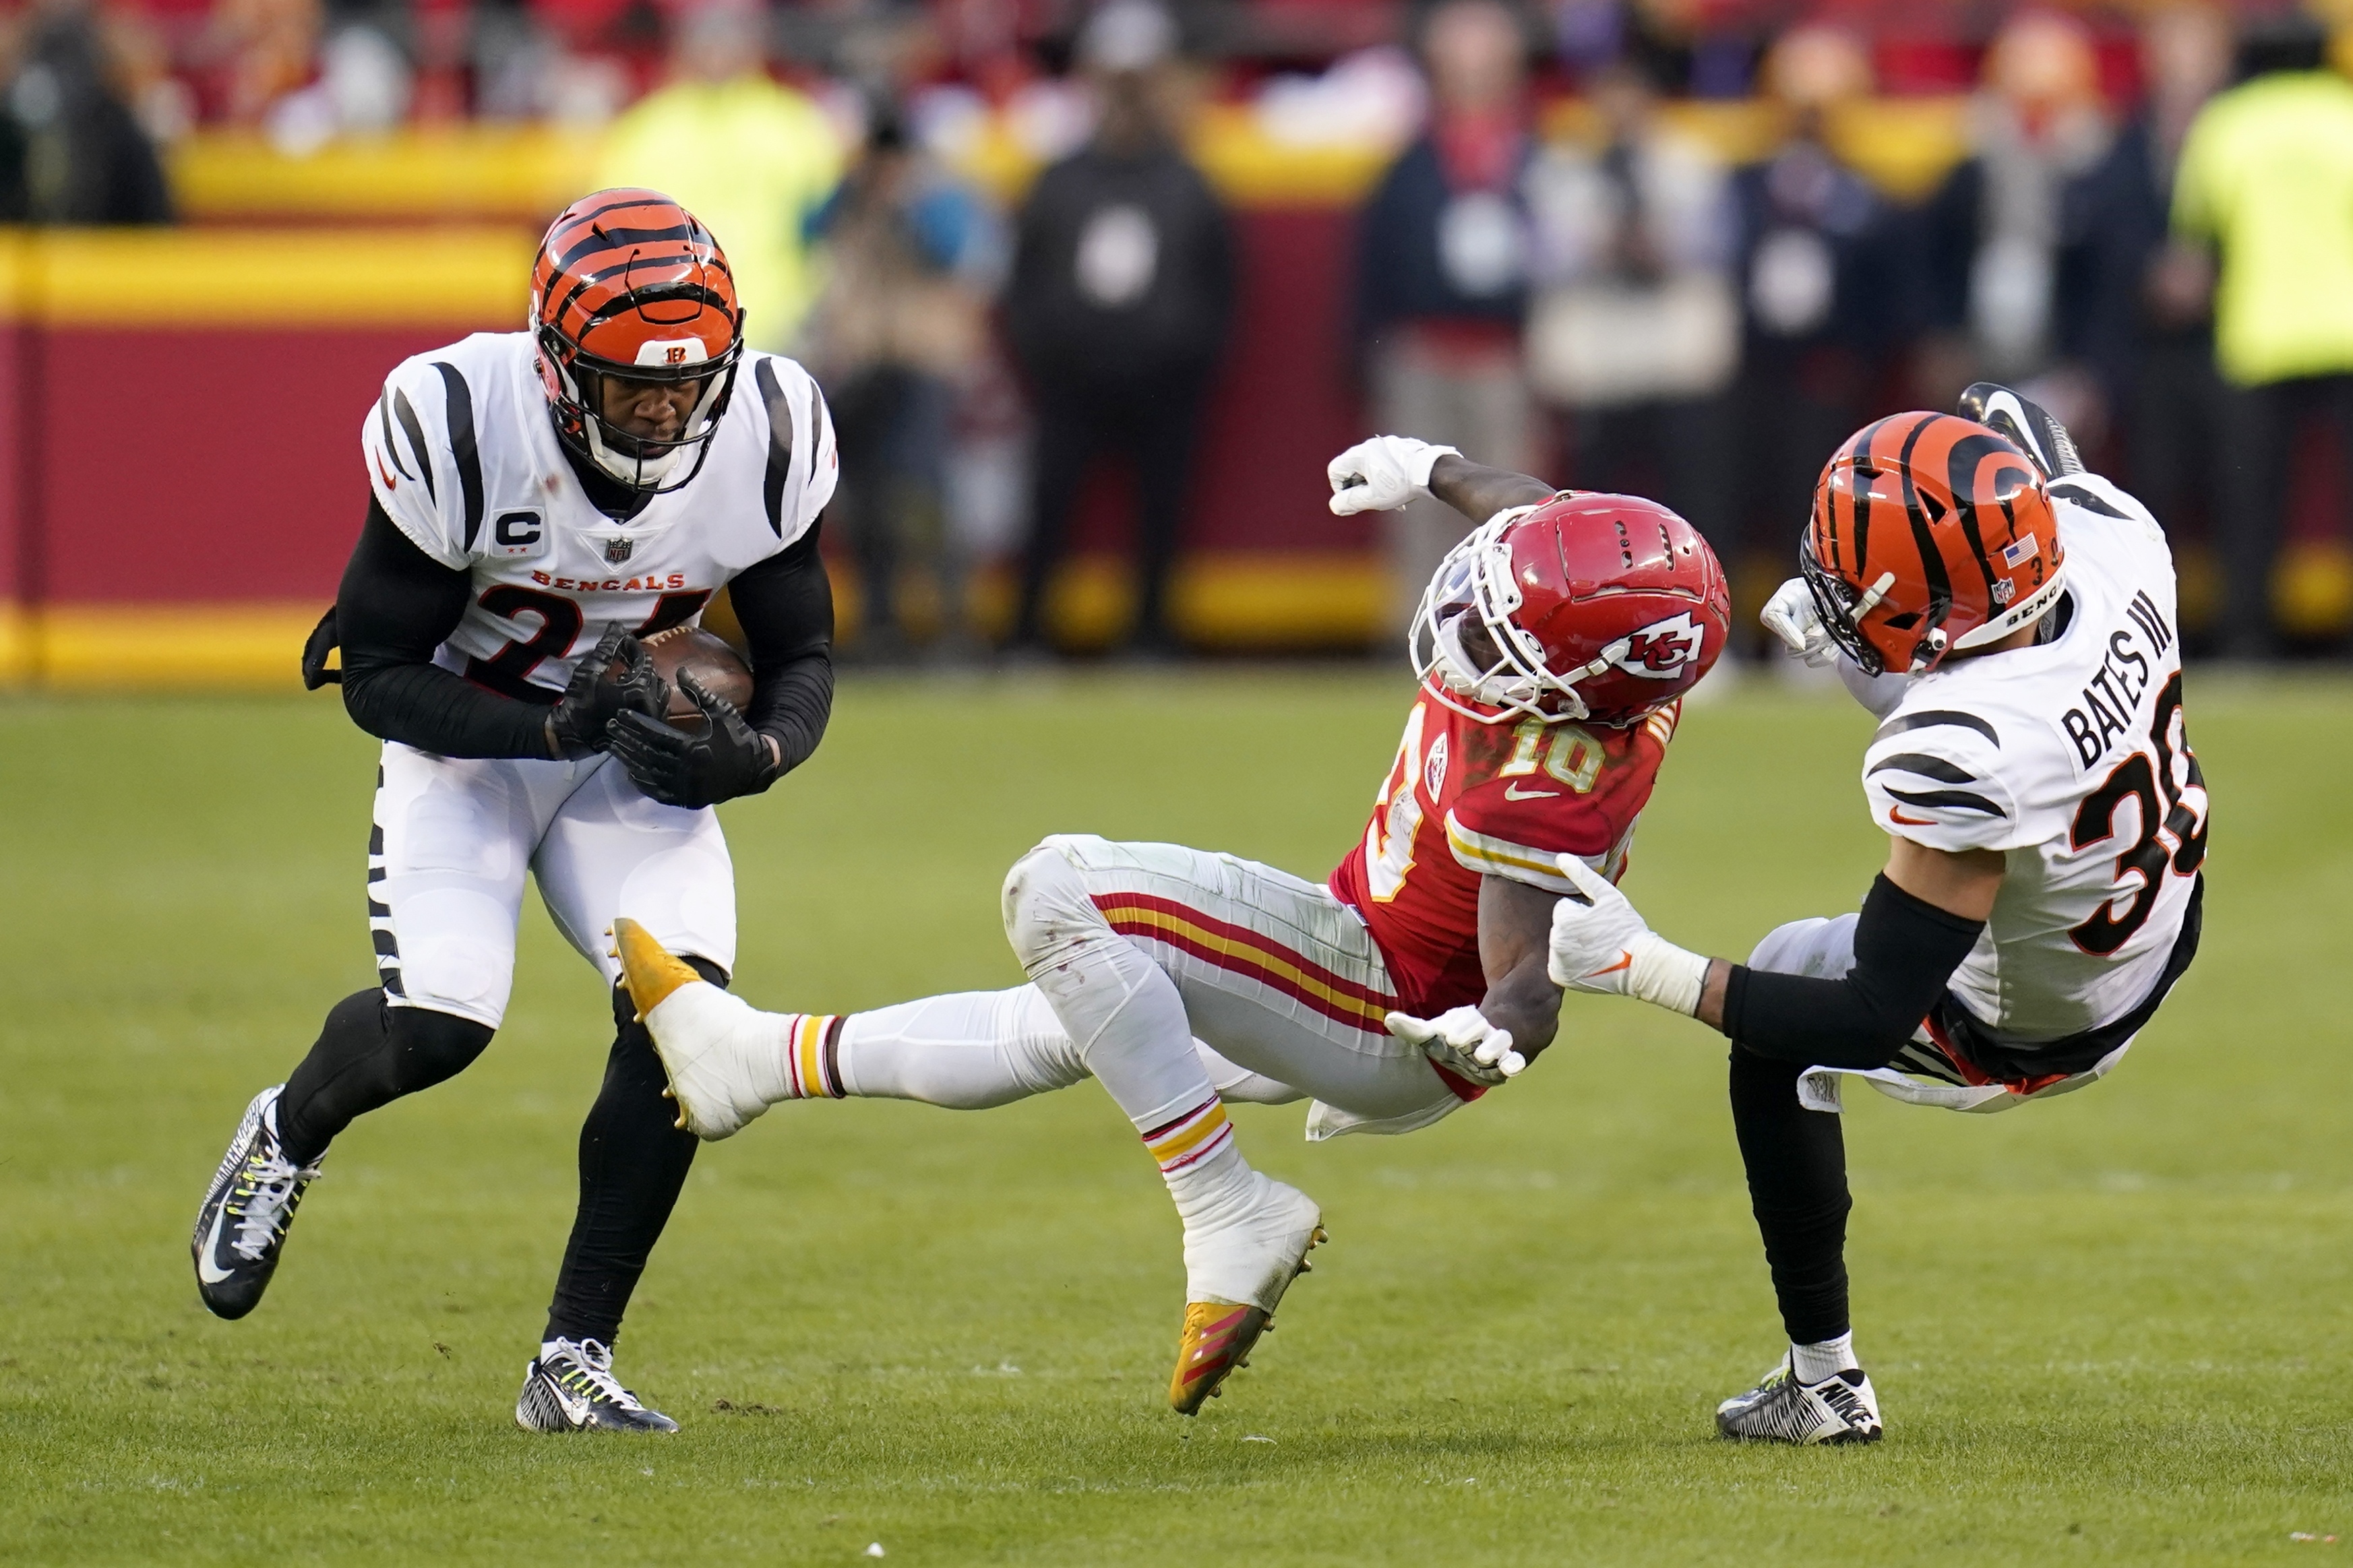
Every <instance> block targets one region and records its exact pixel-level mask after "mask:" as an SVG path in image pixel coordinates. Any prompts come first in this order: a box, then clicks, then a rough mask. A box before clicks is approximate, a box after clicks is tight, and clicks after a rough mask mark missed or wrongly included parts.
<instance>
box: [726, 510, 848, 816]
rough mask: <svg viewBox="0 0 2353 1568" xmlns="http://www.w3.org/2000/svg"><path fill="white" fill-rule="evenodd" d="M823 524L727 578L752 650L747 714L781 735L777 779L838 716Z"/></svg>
mask: <svg viewBox="0 0 2353 1568" xmlns="http://www.w3.org/2000/svg"><path fill="white" fill-rule="evenodd" d="M822 524H823V520H822V519H820V520H819V521H818V522H817V523H813V524H811V525H810V528H809V531H808V532H807V533H806V534H803V535H802V536H801V537H800V538H799V539H797V540H795V541H794V542H792V543H791V544H790V545H789V546H787V547H786V548H785V549H784V550H781V551H779V552H776V554H774V555H771V556H769V557H768V558H767V559H766V560H765V561H763V562H761V563H759V564H757V565H756V566H754V567H752V568H750V569H749V570H748V571H744V572H741V573H738V574H736V576H735V578H734V580H733V582H731V583H729V584H727V597H728V599H729V601H730V602H731V603H732V604H733V605H734V606H735V620H736V623H737V624H738V625H739V626H742V627H743V628H744V643H745V645H746V647H748V648H749V649H750V650H751V655H752V700H751V701H749V702H748V703H746V704H744V722H746V723H748V724H750V725H751V726H752V728H753V729H754V730H756V731H759V732H760V733H761V734H763V735H773V736H775V737H776V750H777V752H778V753H779V754H780V755H781V757H782V760H783V763H784V765H783V766H782V767H780V768H778V769H777V770H776V775H777V777H779V778H781V777H783V776H784V775H785V774H786V773H790V772H792V771H793V770H794V769H795V768H797V767H798V766H800V765H801V764H802V763H805V762H807V761H808V758H809V753H810V752H814V751H816V750H817V743H818V742H819V741H822V740H824V739H825V724H826V721H827V720H828V719H829V718H831V717H832V715H833V654H832V647H833V580H832V579H831V578H829V577H828V576H827V575H826V574H825V561H824V558H823V557H821V556H820V555H818V545H817V537H818V528H819V527H821V526H822Z"/></svg>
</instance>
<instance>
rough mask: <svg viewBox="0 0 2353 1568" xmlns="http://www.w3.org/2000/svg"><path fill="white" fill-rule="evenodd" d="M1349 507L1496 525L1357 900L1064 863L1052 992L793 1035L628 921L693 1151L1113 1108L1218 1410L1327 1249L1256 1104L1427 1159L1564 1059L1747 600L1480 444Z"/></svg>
mask: <svg viewBox="0 0 2353 1568" xmlns="http://www.w3.org/2000/svg"><path fill="white" fill-rule="evenodd" d="M1332 483H1333V489H1334V491H1335V494H1334V498H1333V509H1334V510H1335V511H1340V512H1344V513H1345V512H1351V511H1358V510H1369V509H1374V508H1388V507H1394V506H1400V505H1403V504H1405V503H1406V502H1407V501H1409V500H1414V499H1417V498H1419V497H1421V496H1426V495H1433V496H1435V497H1437V498H1438V499H1440V500H1444V501H1446V502H1448V503H1449V504H1451V505H1452V506H1453V507H1455V508H1456V509H1457V510H1461V512H1463V513H1464V514H1465V515H1466V516H1469V517H1472V518H1473V519H1484V520H1486V521H1483V522H1482V525H1481V526H1480V527H1478V528H1477V529H1475V530H1474V531H1472V533H1471V535H1470V537H1469V538H1467V539H1465V540H1464V541H1463V542H1462V543H1461V544H1460V545H1459V546H1457V547H1456V549H1455V550H1454V551H1453V552H1452V553H1451V554H1450V555H1449V556H1448V557H1447V559H1446V561H1445V563H1443V564H1442V565H1441V566H1440V569H1439V571H1438V574H1437V575H1436V576H1435V577H1434V578H1432V580H1431V582H1430V587H1429V589H1428V591H1427V592H1426V593H1425V595H1423V600H1422V605H1421V609H1420V613H1419V616H1417V618H1416V624H1415V627H1414V632H1413V637H1412V653H1413V662H1414V669H1415V673H1416V675H1417V676H1419V679H1420V689H1419V692H1418V694H1417V695H1416V697H1415V700H1414V704H1413V708H1412V710H1411V712H1410V713H1409V715H1408V717H1407V720H1406V728H1405V737H1404V740H1403V742H1401V743H1400V744H1399V746H1398V756H1397V761H1396V762H1395V763H1393V764H1392V765H1391V767H1390V769H1389V771H1388V777H1387V778H1386V779H1384V780H1383V782H1382V784H1381V788H1380V793H1379V795H1378V796H1377V800H1376V803H1375V805H1374V808H1373V815H1372V820H1371V822H1370V824H1369V825H1368V826H1367V827H1366V832H1365V836H1364V839H1363V841H1362V842H1361V843H1360V844H1359V845H1358V846H1357V847H1356V848H1354V849H1352V850H1350V851H1349V853H1348V857H1347V858H1346V859H1345V860H1344V861H1343V862H1342V863H1341V865H1340V867H1339V868H1338V869H1337V870H1336V871H1335V872H1334V873H1333V876H1332V879H1331V881H1330V883H1329V885H1328V886H1319V885H1317V884H1315V883H1313V882H1308V881H1304V880H1302V879H1299V878H1297V877H1293V876H1290V875H1288V874H1286V873H1284V872H1282V871H1278V870H1275V869H1273V868H1271V867H1267V866H1261V865H1257V864H1254V863H1252V862H1250V861H1246V860H1240V859H1237V858H1233V857H1232V856H1228V855H1212V854H1208V853H1204V852H1202V851H1200V850H1196V849H1187V848H1184V847H1180V846H1176V845H1169V844H1114V843H1111V842H1109V841H1107V840H1104V839H1102V838H1095V837H1075V836H1073V837H1060V836H1058V837H1052V838H1049V839H1047V840H1046V841H1045V842H1044V843H1043V844H1041V845H1039V847H1037V848H1036V849H1034V850H1032V851H1030V853H1029V855H1027V856H1026V857H1024V858H1022V859H1021V861H1020V862H1019V863H1018V864H1017V865H1016V866H1015V867H1014V868H1013V870H1012V872H1011V873H1010V874H1009V875H1008V877H1007V879H1006V883H1005V901H1004V914H1005V925H1006V934H1007V936H1008V939H1009V940H1010V941H1011V942H1012V944H1013V949H1014V952H1015V953H1016V954H1017V955H1018V956H1019V958H1020V959H1021V962H1022V965H1023V967H1024V969H1025V970H1026V971H1027V972H1028V973H1029V981H1030V984H1027V985H1023V986H1019V987H1017V988H1015V989H1013V990H1010V991H997V992H970V993H965V994H958V995H950V996H932V997H926V998H923V999H922V1000H920V1001H915V1002H909V1003H903V1004H901V1005H897V1006H892V1007H884V1008H880V1009H877V1010H875V1011H872V1012H868V1013H857V1014H850V1015H847V1016H835V1015H825V1014H809V1013H787V1014H775V1013H762V1012H758V1011H756V1010H754V1009H753V1008H752V1007H751V1006H749V1005H747V1004H745V1003H744V1002H742V1001H740V1000H738V999H736V998H735V997H733V996H731V995H730V994H728V993H726V992H725V991H723V990H722V989H721V988H719V987H718V986H715V985H712V984H707V983H705V982H704V981H703V980H702V978H701V976H699V975H698V974H697V973H695V972H694V971H693V970H692V969H691V968H689V967H687V966H686V965H685V964H684V963H680V962H679V961H677V960H675V959H673V958H671V957H670V954H669V953H667V952H664V951H663V949H662V948H661V947H660V946H659V944H658V943H657V942H655V941H654V939H653V938H652V937H651V936H649V935H648V934H647V933H645V932H644V931H641V930H640V929H638V927H637V926H635V925H633V924H631V923H629V922H628V921H619V922H617V923H616V927H615V934H616V937H617V940H618V945H619V953H620V958H621V961H622V965H623V969H624V973H626V975H627V977H628V984H629V988H630V992H631V994H632V996H633V997H634V998H635V1000H636V1002H637V1005H638V1010H639V1012H640V1013H641V1014H642V1015H643V1016H644V1018H645V1021H646V1024H647V1026H648V1028H649V1032H650V1033H651V1034H652V1036H653V1038H654V1041H655V1045H656V1047H657V1048H658V1049H659V1051H660V1053H661V1056H662V1059H663V1062H664V1065H665V1066H666V1067H667V1068H668V1070H669V1073H670V1085H671V1090H672V1093H673V1095H674V1096H675V1098H676V1100H678V1103H679V1107H680V1110H681V1125H683V1126H687V1127H691V1128H692V1129H693V1130H694V1131H696V1132H697V1133H699V1134H701V1135H702V1136H703V1137H705V1138H724V1137H727V1136H729V1135H730V1134H732V1133H733V1132H734V1131H736V1130H737V1129H739V1128H740V1127H742V1126H743V1124H744V1122H746V1121H750V1120H751V1119H752V1118H754V1117H755V1116H758V1115H759V1114H761V1113H762V1112H763V1111H765V1110H766V1109H767V1108H768V1107H769V1106H770V1105H772V1104H774V1103H776V1101H778V1100H805V1099H831V1098H838V1097H841V1096H881V1097H885V1098H891V1099H900V1100H923V1101H926V1102H928V1103H931V1104H934V1105H944V1106H953V1107H957V1108H961V1109H977V1108H980V1107H984V1106H991V1105H1001V1104H1004V1103H1006V1102H1007V1101H1009V1100H1018V1099H1022V1098H1025V1097H1027V1096H1029V1095H1032V1094H1038V1093H1041V1092H1043V1091H1045V1090H1048V1089H1060V1088H1062V1087H1064V1086H1066V1085H1069V1084H1072V1083H1075V1082H1077V1081H1078V1080H1080V1079H1084V1078H1090V1077H1092V1078H1094V1079H1099V1080H1101V1081H1102V1083H1103V1087H1104V1088H1105V1089H1108V1090H1109V1091H1110V1092H1111V1094H1112V1097H1113V1099H1114V1100H1117V1101H1118V1102H1119V1106H1120V1109H1121V1110H1124V1111H1125V1112H1126V1113H1127V1115H1128V1116H1129V1118H1130V1119H1131V1120H1132V1121H1134V1124H1135V1127H1136V1130H1137V1131H1139V1132H1140V1133H1141V1134H1142V1135H1143V1138H1144V1142H1145V1146H1146V1147H1147V1148H1149V1149H1150V1150H1151V1151H1152V1153H1153V1155H1154V1156H1155V1159H1157V1160H1158V1162H1159V1163H1160V1167H1161V1171H1162V1173H1163V1174H1164V1175H1165V1176H1166V1180H1167V1183H1168V1187H1169V1192H1170V1194H1171V1195H1172V1196H1173V1197H1174V1198H1175V1200H1176V1208H1177V1212H1178V1214H1179V1215H1181V1216H1182V1217H1183V1219H1184V1222H1185V1263H1186V1273H1187V1297H1186V1302H1187V1304H1186V1311H1185V1324H1184V1331H1183V1336H1182V1340H1181V1342H1180V1344H1179V1347H1178V1354H1177V1364H1176V1374H1175V1376H1174V1378H1173V1379H1172V1381H1171V1384H1170V1387H1169V1403H1170V1404H1171V1405H1174V1406H1175V1407H1176V1409H1177V1410H1179V1411H1181V1412H1183V1413H1185V1414H1187V1415H1190V1414H1191V1413H1192V1412H1193V1411H1195V1410H1197V1409H1198V1408H1199V1406H1200V1404H1201V1402H1202V1400H1204V1399H1205V1398H1207V1397H1208V1396H1209V1395H1210V1394H1214V1393H1217V1392H1218V1391H1219V1385H1220V1384H1222V1382H1223V1380H1224V1379H1225V1377H1226V1375H1227V1374H1228V1373H1229V1372H1230V1371H1231V1370H1232V1369H1233V1368H1234V1367H1235V1366H1237V1365H1239V1364H1240V1363H1241V1361H1242V1359H1243V1357H1244V1356H1246V1355H1247V1354H1248V1353H1249V1351H1250V1347H1251V1345H1252V1344H1253V1343H1254V1342H1256V1340H1257V1339H1258V1336H1259V1334H1260V1333H1261V1331H1263V1330H1264V1328H1265V1326H1266V1324H1267V1321H1268V1318H1269V1315H1270V1314H1271V1312H1272V1311H1273V1310H1274V1307H1275V1303H1276V1302H1277V1300H1280V1299H1281V1297H1282V1293H1283V1290H1284V1289H1286V1288H1287V1287H1288V1286H1289V1285H1290V1283H1291V1281H1292V1279H1293V1277H1294V1276H1296V1275H1298V1274H1300V1273H1303V1272H1304V1271H1305V1269H1306V1253H1307V1250H1308V1248H1309V1247H1312V1246H1313V1245H1314V1243H1315V1242H1316V1241H1318V1240H1320V1239H1322V1237H1323V1231H1322V1228H1321V1221H1322V1215H1321V1213H1320V1212H1319V1211H1318V1209H1317V1208H1316V1206H1315V1204H1314V1202H1313V1200H1311V1199H1310V1198H1308V1197H1307V1195H1306V1194H1303V1193H1301V1192H1299V1191H1298V1190H1297V1189H1295V1188H1293V1187H1290V1186H1287V1185H1285V1184H1282V1183H1281V1182H1277V1181H1274V1180H1272V1179H1271V1178H1270V1177H1268V1176H1266V1175H1264V1174H1262V1173H1259V1172H1256V1171H1253V1170H1252V1169H1251V1168H1250V1165H1249V1164H1248V1163H1246V1162H1245V1161H1244V1160H1243V1159H1242V1156H1241V1152H1240V1149H1238V1148H1237V1147H1236V1146H1235V1142H1234V1134H1233V1129H1232V1127H1231V1125H1230V1124H1229V1122H1228V1121H1227V1120H1226V1113H1225V1109H1224V1101H1226V1100H1241V1101H1247V1102H1252V1103H1260V1104H1273V1103H1282V1102H1286V1101H1291V1100H1313V1101H1314V1104H1313V1106H1312V1108H1311V1109H1310V1110H1309V1112H1308V1117H1307V1135H1308V1137H1309V1138H1310V1139H1323V1138H1328V1137H1332V1136H1335V1135H1336V1134H1339V1133H1343V1132H1350V1131H1367V1132H1406V1131H1412V1130H1414V1129H1415V1128H1419V1127H1425V1126H1428V1125H1429V1124H1430V1122H1433V1121H1438V1120H1439V1119H1440V1117H1443V1116H1445V1115H1447V1114H1448V1113H1449V1112H1451V1111H1452V1110H1456V1109H1458V1108H1459V1107H1461V1105H1462V1104H1464V1103H1465V1102H1466V1101H1468V1100H1474V1099H1476V1098H1477V1097H1478V1096H1479V1095H1481V1094H1482V1093H1483V1092H1484V1091H1485V1090H1486V1089H1489V1088H1493V1086H1495V1085H1497V1084H1500V1083H1502V1082H1504V1080H1505V1079H1508V1078H1509V1077H1511V1076H1513V1075H1514V1074H1515V1073H1517V1072H1518V1071H1519V1070H1521V1068H1523V1067H1524V1066H1525V1061H1526V1059H1527V1058H1531V1057H1533V1056H1535V1054H1536V1053H1537V1052H1538V1051H1540V1050H1542V1049H1543V1048H1544V1047H1546V1045H1547V1044H1549V1043H1550V1042H1551V1039H1552V1037H1553V1032H1554V1030H1555V1028H1556V1026H1557V1023H1558V1017H1559V1010H1560V998H1561V993H1560V990H1559V988H1558V987H1557V986H1556V985H1555V984H1553V982H1552V981H1551V980H1550V978H1548V977H1547V976H1546V973H1545V962H1546V937H1547V934H1548V932H1549V931H1550V927H1551V916H1552V907H1553V904H1554V902H1555V901H1556V900H1557V899H1559V898H1560V897H1561V896H1562V895H1564V894H1567V893H1568V892H1570V891H1572V890H1573V888H1572V884H1571V883H1570V881H1569V880H1568V879H1567V877H1566V876H1565V875H1564V874H1563V872H1562V871H1561V869H1560V867H1559V865H1558V864H1557V858H1558V857H1559V856H1561V855H1562V854H1564V853H1566V854H1570V855H1575V856H1577V857H1580V858H1583V859H1584V860H1586V861H1587V862H1588V864H1590V865H1591V866H1593V867H1594V868H1597V869H1599V870H1600V871H1601V872H1602V873H1603V874H1605V875H1607V876H1609V877H1610V878H1612V879H1614V878H1616V877H1617V875H1618V874H1619V873H1620V870H1621V869H1622V868H1624V866H1625V862H1626V854H1627V850H1628V847H1629V846H1630V843H1631V841H1632V838H1633V833H1634V822H1635V818H1636V817H1637V816H1639V815H1640V814H1641V809H1642V806H1643V805H1644V803H1645V802H1647V801H1648V800H1649V798H1650V795H1651V784H1652V782H1653V781H1654V780H1655V778H1656V777H1657V774H1658V769H1659V764H1660V763H1661V761H1662V759H1663V757H1664V756H1665V752H1666V746H1667V742H1668V741H1669V740H1670V739H1671V738H1672V735H1673V733H1674V724H1675V714H1676V711H1677V700H1678V699H1679V698H1680V697H1681V696H1682V695H1683V692H1684V691H1686V690H1688V689H1690V688H1691V687H1692V686H1693V685H1694V683H1696V682H1697V681H1698V680H1699V679H1700V678H1701V677H1702V676H1703V675H1704V674H1705V673H1706V672H1707V669H1708V668H1709V667H1710V666H1711V665H1712V664H1714V663H1715V658H1716V656H1717V654H1719V653H1720V652H1721V651H1722V650H1723V647H1724V642H1725V629H1726V620H1727V614H1728V607H1727V604H1726V597H1725V583H1724V574H1723V571H1722V569H1721V568H1720V567H1719V566H1718V565H1717V563H1716V561H1715V556H1714V555H1713V554H1711V553H1710V552H1709V551H1708V547H1707V545H1706V543H1705V542H1704V541H1703V540H1702V539H1701V538H1700V536H1699V534H1698V533H1697V532H1696V531H1694V530H1693V529H1692V528H1691V526H1690V525H1689V524H1688V523H1686V522H1684V521H1683V519H1681V518H1679V517H1677V516H1675V515H1674V513H1672V512H1671V511H1668V510H1666V509H1665V508H1663V507H1661V506H1659V505H1657V504H1656V503H1654V502H1651V501H1647V500H1637V499H1635V498H1632V497H1629V496H1615V495H1577V494H1573V493H1561V492H1556V491H1555V490H1554V489H1552V488H1551V487H1550V486H1548V485H1546V484H1543V483H1541V482H1540V481H1538V480H1535V479H1529V478H1527V477H1526V476H1525V475H1521V474H1511V473H1505V472H1503V471H1501V470H1497V469H1493V468H1481V467H1479V466H1477V465H1474V464H1472V463H1469V462H1466V461H1464V460H1463V459H1462V458H1461V455H1460V454H1459V453H1456V452H1455V451H1454V450H1453V449H1452V448H1451V447H1430V446H1428V445H1425V444H1424V443H1422V442H1419V441H1410V440H1406V439H1404V438H1402V437H1377V438H1376V439H1375V440H1372V441H1367V442H1365V443H1363V444H1362V445H1360V446H1358V447H1352V448H1351V449H1350V450H1348V451H1347V452H1345V453H1343V454H1342V455H1341V456H1340V457H1339V458H1336V459H1335V460H1334V462H1333V464H1332Z"/></svg>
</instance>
